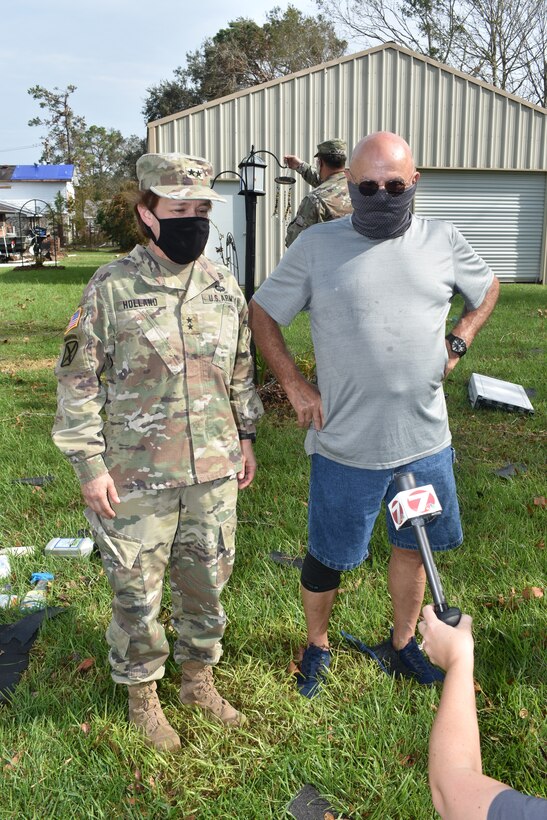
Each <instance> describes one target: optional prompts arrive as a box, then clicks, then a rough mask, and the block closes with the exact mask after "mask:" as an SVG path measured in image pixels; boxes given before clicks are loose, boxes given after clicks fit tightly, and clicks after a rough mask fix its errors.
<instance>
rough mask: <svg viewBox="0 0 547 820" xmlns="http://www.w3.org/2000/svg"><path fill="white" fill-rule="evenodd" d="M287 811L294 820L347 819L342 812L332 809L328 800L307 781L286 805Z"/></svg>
mask: <svg viewBox="0 0 547 820" xmlns="http://www.w3.org/2000/svg"><path fill="white" fill-rule="evenodd" d="M287 813H288V814H290V815H291V817H294V818H295V820H325V818H329V820H330V818H331V817H332V818H335V820H348V818H346V817H345V815H343V814H339V813H338V812H337V811H336V809H333V808H332V806H331V805H330V803H329V802H328V800H325V798H324V797H321V795H320V794H319V792H318V791H317V789H316V788H315V786H311V785H310V784H309V783H308V784H306V785H305V786H303V787H302V788H301V789H300V791H299V792H298V794H297V795H296V796H295V797H293V799H292V800H291V802H290V803H289V805H288V806H287Z"/></svg>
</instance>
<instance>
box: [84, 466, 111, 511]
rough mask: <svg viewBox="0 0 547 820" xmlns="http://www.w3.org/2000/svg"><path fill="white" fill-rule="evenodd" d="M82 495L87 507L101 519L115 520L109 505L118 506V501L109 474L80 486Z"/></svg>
mask: <svg viewBox="0 0 547 820" xmlns="http://www.w3.org/2000/svg"><path fill="white" fill-rule="evenodd" d="M82 495H83V497H84V501H85V503H86V504H87V506H88V507H89V508H90V509H92V510H93V512H95V513H97V515H99V516H101V517H102V518H116V513H115V512H114V510H113V509H112V507H111V504H119V503H120V499H119V497H118V492H117V490H116V487H115V485H114V481H113V480H112V477H111V475H110V473H103V475H100V476H99V477H98V478H93V479H91V481H86V482H85V484H82Z"/></svg>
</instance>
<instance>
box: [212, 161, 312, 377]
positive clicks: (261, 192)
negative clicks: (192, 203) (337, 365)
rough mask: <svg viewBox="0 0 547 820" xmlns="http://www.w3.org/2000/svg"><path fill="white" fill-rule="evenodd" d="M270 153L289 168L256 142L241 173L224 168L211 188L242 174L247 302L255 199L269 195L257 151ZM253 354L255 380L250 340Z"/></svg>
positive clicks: (282, 181) (285, 179)
mask: <svg viewBox="0 0 547 820" xmlns="http://www.w3.org/2000/svg"><path fill="white" fill-rule="evenodd" d="M259 153H260V154H269V155H270V156H271V157H273V158H274V159H275V161H276V162H277V164H278V165H279V167H280V168H286V167H287V166H286V165H281V163H280V162H279V160H278V158H277V157H276V155H275V154H273V153H272V152H271V151H266V150H265V149H263V148H262V149H260V152H257V151H255V148H254V145H251V150H250V152H249V154H248V155H247V156H246V157H245V159H242V160H241V162H240V163H239V165H238V166H237V167H238V168H239V170H240V172H241V173H238V172H237V171H221V172H220V174H217V175H216V177H215V178H214V179H213V181H212V182H211V188H213V187H214V185H215V182H216V181H217V179H218V177H220V176H222V174H233V175H234V176H238V177H239V195H240V196H244V197H245V286H244V292H245V300H246V302H247V304H248V303H249V302H250V301H251V299H252V298H253V294H254V292H255V269H256V200H257V199H258V197H259V196H265V195H266V189H265V187H264V180H265V175H266V168H267V165H266V163H265V162H264V160H263V159H262V157H261V156H259V155H258V154H259ZM275 182H276V183H277V184H278V185H293V183H295V182H296V180H295V179H294V177H290V176H277V177H275ZM251 353H252V357H253V365H254V375H255V379H254V380H255V382H256V350H255V346H254V343H253V342H251Z"/></svg>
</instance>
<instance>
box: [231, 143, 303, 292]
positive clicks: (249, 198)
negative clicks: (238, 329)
mask: <svg viewBox="0 0 547 820" xmlns="http://www.w3.org/2000/svg"><path fill="white" fill-rule="evenodd" d="M259 153H260V154H269V155H270V156H271V157H273V158H274V159H275V161H276V162H277V164H278V165H279V167H280V168H286V166H285V165H281V163H280V162H279V160H278V158H277V157H276V155H275V154H273V153H272V152H271V151H266V149H264V148H261V149H259V151H255V147H254V145H251V150H250V152H249V154H248V156H247V157H245V159H242V160H241V162H240V163H239V165H238V166H237V167H238V168H239V169H240V171H241V174H240V177H239V178H240V186H239V195H240V196H244V197H245V225H246V231H245V299H246V300H247V302H250V301H251V299H252V298H253V294H254V292H255V268H256V200H257V198H258V197H259V196H265V194H266V189H265V185H264V179H265V175H266V168H267V165H266V163H265V162H264V160H263V158H262V157H261V156H259ZM275 182H276V183H277V184H278V185H293V184H294V183H295V182H296V180H295V179H294V177H289V176H277V177H275Z"/></svg>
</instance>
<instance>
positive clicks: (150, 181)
mask: <svg viewBox="0 0 547 820" xmlns="http://www.w3.org/2000/svg"><path fill="white" fill-rule="evenodd" d="M212 176H213V166H212V165H211V163H210V162H209V161H208V160H206V159H204V158H203V157H192V156H190V155H189V154H144V155H143V156H142V157H139V159H138V160H137V179H138V180H139V189H140V190H141V191H152V193H153V194H156V196H162V197H166V198H167V199H209V200H211V201H213V200H214V201H215V202H226V200H225V199H224V198H223V197H221V196H219V195H218V194H217V193H216V191H213V189H212V188H211V187H210V182H211V179H212Z"/></svg>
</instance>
